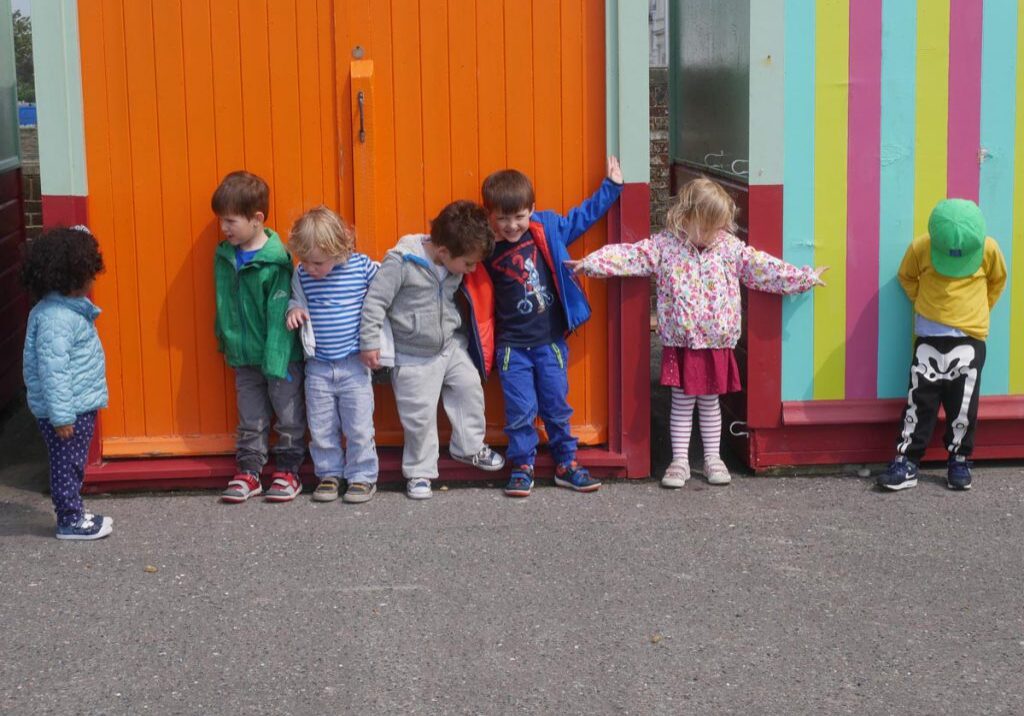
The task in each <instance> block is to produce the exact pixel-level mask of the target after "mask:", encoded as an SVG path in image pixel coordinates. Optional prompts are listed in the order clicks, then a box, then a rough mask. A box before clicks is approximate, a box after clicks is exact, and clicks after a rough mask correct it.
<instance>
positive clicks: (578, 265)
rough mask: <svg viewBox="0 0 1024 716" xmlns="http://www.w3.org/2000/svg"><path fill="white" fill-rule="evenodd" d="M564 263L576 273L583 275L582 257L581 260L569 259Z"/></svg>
mask: <svg viewBox="0 0 1024 716" xmlns="http://www.w3.org/2000/svg"><path fill="white" fill-rule="evenodd" d="M562 263H563V264H565V267H566V268H567V269H569V270H570V271H572V272H573V273H574V274H577V275H579V276H582V275H583V260H582V259H580V260H579V261H572V260H567V261H563V262H562Z"/></svg>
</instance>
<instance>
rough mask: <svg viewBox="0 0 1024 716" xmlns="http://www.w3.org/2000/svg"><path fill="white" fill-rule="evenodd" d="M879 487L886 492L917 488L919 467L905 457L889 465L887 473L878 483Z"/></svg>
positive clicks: (900, 457)
mask: <svg viewBox="0 0 1024 716" xmlns="http://www.w3.org/2000/svg"><path fill="white" fill-rule="evenodd" d="M876 482H877V483H878V486H879V487H884V488H885V489H886V490H905V489H906V488H908V487H916V486H917V465H915V464H914V463H912V462H910V460H908V459H907V458H906V456H905V455H900V456H899V457H898V458H896V459H895V460H893V461H892V462H890V463H889V467H887V468H886V470H885V472H883V473H882V474H881V475H879V476H878V479H877V481H876Z"/></svg>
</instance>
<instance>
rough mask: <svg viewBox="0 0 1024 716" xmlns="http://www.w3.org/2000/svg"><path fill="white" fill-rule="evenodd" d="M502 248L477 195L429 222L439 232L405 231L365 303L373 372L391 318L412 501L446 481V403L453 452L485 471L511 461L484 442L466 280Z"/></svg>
mask: <svg viewBox="0 0 1024 716" xmlns="http://www.w3.org/2000/svg"><path fill="white" fill-rule="evenodd" d="M493 247H494V234H493V232H492V231H491V227H490V225H489V224H488V222H487V213H486V212H485V211H484V210H483V208H482V207H480V206H478V205H477V204H474V203H473V202H471V201H456V202H452V203H451V204H449V205H448V206H446V207H445V208H444V209H442V210H441V213H440V214H438V215H437V217H436V218H435V219H434V220H433V221H431V222H430V234H410V235H408V236H403V237H402V238H401V239H400V240H399V242H398V244H397V245H396V246H395V248H393V249H391V250H390V251H388V252H387V254H386V255H385V256H384V260H383V261H382V262H381V265H380V270H379V271H378V272H377V275H376V276H375V277H374V279H373V282H372V283H371V284H370V288H369V289H368V291H367V293H366V298H365V299H364V300H363V315H362V320H361V322H360V326H359V348H360V358H361V359H362V361H363V363H365V364H366V365H367V366H368V367H370V368H371V369H375V368H378V367H380V332H381V325H382V323H383V321H384V319H385V317H386V318H387V319H388V320H390V322H391V329H392V333H393V334H394V339H395V367H394V369H393V370H392V373H391V380H392V386H393V387H394V391H395V402H396V404H397V407H398V416H399V419H400V420H401V421H402V429H403V431H404V432H405V446H404V449H403V452H402V475H403V476H404V477H405V479H406V481H407V483H406V494H408V496H409V497H411V498H413V499H426V498H428V497H430V495H431V489H430V481H431V480H433V479H436V478H437V474H438V473H437V458H438V453H439V444H438V437H437V402H438V399H443V402H444V408H445V412H446V413H447V414H448V419H449V421H450V422H451V424H452V437H451V445H450V446H449V454H450V455H451V456H452V458H453V459H454V460H458V461H459V462H464V463H466V464H469V465H473V466H475V467H478V468H480V469H481V470H488V471H496V470H500V469H501V468H503V467H504V466H505V460H504V458H502V457H501V456H500V455H498V454H497V453H495V452H494V451H493V450H491V449H490V448H489V447H488V446H487V444H486V443H484V430H485V427H486V422H485V419H484V392H483V386H482V385H481V383H480V375H481V372H482V371H483V365H482V360H481V356H482V349H481V342H480V334H479V331H478V329H477V326H476V325H475V318H474V309H473V303H472V300H471V298H470V297H469V295H468V294H467V293H465V289H464V287H463V285H462V277H463V276H464V275H465V274H468V273H471V272H472V271H473V270H474V269H475V268H476V265H477V264H478V263H479V262H480V261H482V260H483V258H484V257H485V256H487V255H488V254H489V253H490V252H491V249H492V248H493ZM460 289H461V290H462V292H463V295H464V296H465V298H466V300H467V308H468V314H469V320H468V325H466V326H463V319H462V315H461V314H460V311H459V307H458V306H457V305H456V303H455V294H456V292H457V291H460ZM471 348H472V349H473V352H474V353H475V354H476V357H477V359H478V360H477V361H476V362H477V365H474V360H473V358H471V357H470V352H469V351H470V349H471Z"/></svg>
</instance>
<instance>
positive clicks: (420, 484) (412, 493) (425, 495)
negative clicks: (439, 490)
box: [405, 477, 433, 500]
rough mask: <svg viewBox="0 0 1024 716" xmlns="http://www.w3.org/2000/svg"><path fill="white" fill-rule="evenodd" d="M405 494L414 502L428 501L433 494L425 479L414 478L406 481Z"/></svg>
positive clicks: (428, 481)
mask: <svg viewBox="0 0 1024 716" xmlns="http://www.w3.org/2000/svg"><path fill="white" fill-rule="evenodd" d="M405 494H406V495H408V496H409V497H411V498H412V499H414V500H429V499H430V496H431V495H432V494H433V493H432V492H431V490H430V480H428V479H427V478H425V477H416V478H413V479H412V480H409V481H407V482H406V483H405Z"/></svg>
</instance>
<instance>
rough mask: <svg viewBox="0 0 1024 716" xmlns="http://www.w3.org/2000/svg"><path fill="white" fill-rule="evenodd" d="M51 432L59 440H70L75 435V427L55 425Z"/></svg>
mask: <svg viewBox="0 0 1024 716" xmlns="http://www.w3.org/2000/svg"><path fill="white" fill-rule="evenodd" d="M53 432H55V433H57V437H59V438H60V439H61V440H70V439H71V436H72V435H74V434H75V426H74V424H72V425H55V426H54V427H53Z"/></svg>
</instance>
